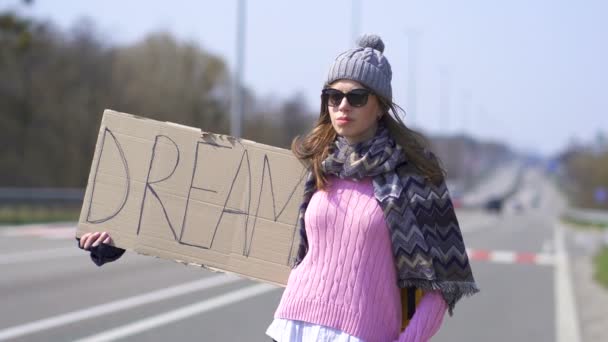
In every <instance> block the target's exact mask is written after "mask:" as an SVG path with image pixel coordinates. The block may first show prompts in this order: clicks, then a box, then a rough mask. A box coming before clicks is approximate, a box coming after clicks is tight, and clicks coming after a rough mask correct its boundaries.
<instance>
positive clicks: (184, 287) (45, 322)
mask: <svg viewBox="0 0 608 342" xmlns="http://www.w3.org/2000/svg"><path fill="white" fill-rule="evenodd" d="M239 280H241V278H238V277H236V276H231V275H220V276H213V277H210V278H205V279H202V280H197V281H193V282H190V283H185V284H181V285H177V286H173V287H169V288H166V289H162V290H157V291H153V292H149V293H146V294H142V295H138V296H133V297H129V298H126V299H121V300H117V301H114V302H110V303H107V304H101V305H97V306H93V307H90V308H88V309H83V310H78V311H73V312H70V313H67V314H63V315H58V316H54V317H52V318H46V319H42V320H38V321H34V322H30V323H26V324H22V325H17V326H14V327H11V328H7V329H4V330H0V341H3V340H8V339H11V338H15V337H19V336H23V335H27V334H32V333H35V332H38V331H41V330H46V329H51V328H55V327H58V326H62V325H66V324H70V323H74V322H78V321H82V320H86V319H91V318H93V317H97V316H101V315H106V314H109V313H113V312H117V311H120V310H126V309H131V308H134V307H136V306H140V305H144V304H149V303H153V302H158V301H161V300H164V299H168V298H173V297H177V296H181V295H184V294H187V293H191V292H196V291H200V290H205V289H208V288H212V287H216V286H221V285H224V284H228V283H233V282H236V281H239Z"/></svg>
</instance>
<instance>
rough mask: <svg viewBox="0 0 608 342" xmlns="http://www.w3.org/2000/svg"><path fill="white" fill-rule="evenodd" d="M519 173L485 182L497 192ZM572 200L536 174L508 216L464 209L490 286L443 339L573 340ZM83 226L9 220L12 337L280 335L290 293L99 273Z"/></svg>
mask: <svg viewBox="0 0 608 342" xmlns="http://www.w3.org/2000/svg"><path fill="white" fill-rule="evenodd" d="M516 170H517V168H515V167H513V168H510V169H509V172H510V173H509V172H507V173H506V174H505V173H504V172H500V173H499V174H498V176H497V177H500V178H499V180H498V181H497V180H496V179H495V178H493V177H490V178H489V179H488V180H487V181H488V184H487V185H485V186H481V187H480V188H478V189H484V188H485V189H486V192H491V191H494V188H493V187H492V186H491V184H499V185H500V184H504V183H505V182H506V181H507V179H509V177H511V178H512V177H514V173H515V172H516ZM478 191H479V190H478ZM475 196H480V195H475ZM560 196H561V195H560V194H559V193H558V192H557V190H556V189H555V188H554V187H553V185H552V184H551V183H550V182H549V181H547V180H546V179H545V177H544V176H543V175H542V174H541V173H540V172H539V171H537V170H533V169H530V170H527V171H526V172H525V174H524V176H523V178H522V186H521V188H520V189H519V191H518V192H517V193H515V195H513V196H512V197H511V198H510V199H509V200H508V201H507V203H506V204H505V210H504V211H503V212H502V213H499V214H494V213H487V212H483V211H481V210H472V209H466V210H465V209H462V210H460V211H458V218H459V221H460V225H461V228H462V231H463V235H464V238H465V242H466V245H467V248H468V250H469V255H470V258H471V262H472V267H473V271H474V274H475V277H476V280H477V282H478V285H479V287H480V288H481V292H480V293H479V294H477V295H475V296H473V297H471V298H466V299H463V300H462V301H461V302H460V303H459V304H458V305H457V307H456V310H455V314H454V316H453V317H449V316H447V315H446V317H445V319H444V324H443V327H442V329H441V330H440V332H439V333H438V334H437V335H436V336H435V338H434V339H433V341H446V342H447V341H505V342H506V341H535V342H539V341H556V340H558V339H557V338H558V335H559V336H567V334H568V333H569V332H568V331H564V330H567V329H569V325H568V324H558V323H557V322H558V321H559V322H562V321H566V322H567V321H568V320H573V319H575V317H576V310H568V308H569V306H568V305H570V304H571V303H570V302H569V298H570V297H571V293H570V291H568V289H569V288H568V279H569V278H568V277H569V270H568V268H567V264H565V265H564V263H563V262H562V261H563V260H564V259H563V258H562V257H563V256H564V255H565V254H564V253H566V251H565V250H564V248H563V245H564V244H563V241H562V240H563V239H562V235H561V234H560V227H559V224H558V223H557V219H556V215H557V212H558V210H559V209H560V208H561V207H563V205H564V201H563V198H561V197H560ZM74 225H75V224H73V223H64V224H54V225H33V226H27V227H0V270H1V272H2V276H0V341H4V340H10V341H172V342H177V341H193V340H197V341H266V342H267V341H270V339H269V338H268V337H267V336H266V335H265V330H266V327H267V326H268V324H269V323H270V322H271V320H272V316H273V313H274V310H275V308H276V306H277V304H278V302H279V299H280V297H281V293H282V290H281V289H280V288H277V287H273V286H271V285H266V284H260V283H255V282H253V281H250V280H244V279H241V278H238V277H236V276H232V275H225V274H221V273H213V272H209V271H207V270H203V269H200V268H197V267H192V266H184V265H181V264H178V263H175V262H173V261H167V260H160V259H156V258H154V257H149V256H141V255H136V254H134V253H129V252H127V253H126V254H125V255H124V256H123V258H122V259H120V260H119V261H118V262H115V263H112V264H108V265H104V266H103V267H100V268H98V267H97V266H95V265H94V264H93V263H92V262H91V260H90V259H89V258H88V256H87V254H86V253H85V252H83V251H81V250H79V249H78V248H77V247H76V241H75V240H74V238H73V236H74V229H75V228H74ZM569 311H574V312H569ZM564 334H565V335H564Z"/></svg>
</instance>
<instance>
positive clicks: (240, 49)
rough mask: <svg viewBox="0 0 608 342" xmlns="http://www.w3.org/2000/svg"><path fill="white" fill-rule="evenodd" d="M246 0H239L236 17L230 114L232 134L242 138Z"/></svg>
mask: <svg viewBox="0 0 608 342" xmlns="http://www.w3.org/2000/svg"><path fill="white" fill-rule="evenodd" d="M245 5H246V2H245V0H237V19H236V65H235V71H234V80H233V82H232V103H231V107H232V108H231V115H230V135H232V136H233V137H237V138H240V137H241V135H242V134H243V112H244V109H245V107H244V101H243V100H244V99H243V70H244V65H243V64H244V61H245V25H246V16H245V13H246V7H245Z"/></svg>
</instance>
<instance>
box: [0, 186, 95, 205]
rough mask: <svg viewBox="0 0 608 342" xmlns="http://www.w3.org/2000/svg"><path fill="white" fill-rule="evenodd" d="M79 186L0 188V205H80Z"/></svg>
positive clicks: (81, 195) (81, 193)
mask: <svg viewBox="0 0 608 342" xmlns="http://www.w3.org/2000/svg"><path fill="white" fill-rule="evenodd" d="M83 198H84V189H81V188H0V205H5V206H6V205H48V206H54V205H81V204H82V200H83Z"/></svg>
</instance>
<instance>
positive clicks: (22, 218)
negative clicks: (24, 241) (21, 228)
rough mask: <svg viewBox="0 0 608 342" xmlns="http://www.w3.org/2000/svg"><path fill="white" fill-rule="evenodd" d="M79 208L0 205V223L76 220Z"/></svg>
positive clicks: (18, 223)
mask: <svg viewBox="0 0 608 342" xmlns="http://www.w3.org/2000/svg"><path fill="white" fill-rule="evenodd" d="M79 215H80V208H53V207H42V206H11V207H0V226H1V225H21V224H28V223H41V222H63V221H78V217H79Z"/></svg>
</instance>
